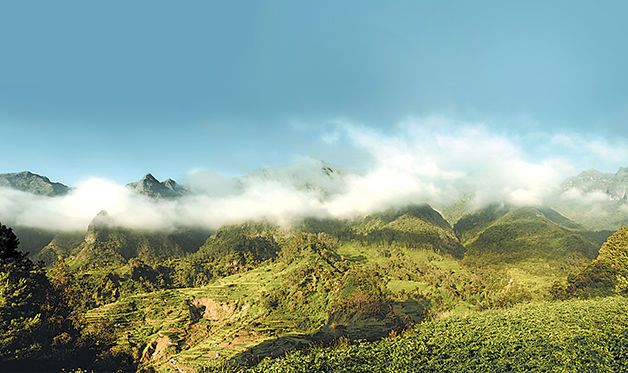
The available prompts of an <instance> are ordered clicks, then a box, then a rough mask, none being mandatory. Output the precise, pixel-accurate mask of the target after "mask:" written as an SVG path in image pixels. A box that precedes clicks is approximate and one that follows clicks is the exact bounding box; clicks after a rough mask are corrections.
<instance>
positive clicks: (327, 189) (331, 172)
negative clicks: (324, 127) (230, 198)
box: [238, 159, 349, 198]
mask: <svg viewBox="0 0 628 373" xmlns="http://www.w3.org/2000/svg"><path fill="white" fill-rule="evenodd" d="M348 175H349V173H348V172H347V171H345V170H343V169H341V168H339V167H336V166H333V165H331V164H329V163H327V162H324V161H321V160H318V159H306V160H302V161H300V162H297V163H295V164H291V165H287V166H281V167H272V168H260V169H257V170H254V171H252V172H251V173H249V174H247V175H244V176H242V177H240V178H238V181H239V183H240V184H241V186H244V187H245V186H247V185H250V184H255V183H259V182H273V181H274V182H279V183H281V184H282V185H286V186H291V187H293V188H295V189H297V190H302V191H308V192H314V193H317V194H319V195H320V196H321V197H322V198H326V197H329V196H331V195H334V194H338V193H340V192H342V191H344V188H345V183H346V177H347V176H348Z"/></svg>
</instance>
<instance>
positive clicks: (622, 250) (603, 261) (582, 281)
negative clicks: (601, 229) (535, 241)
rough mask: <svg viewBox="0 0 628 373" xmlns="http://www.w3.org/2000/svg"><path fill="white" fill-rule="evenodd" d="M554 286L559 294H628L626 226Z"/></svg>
mask: <svg viewBox="0 0 628 373" xmlns="http://www.w3.org/2000/svg"><path fill="white" fill-rule="evenodd" d="M555 290H556V295H557V296H558V297H571V296H577V297H581V298H587V297H592V296H606V295H612V294H613V293H619V294H623V295H628V226H626V227H623V228H621V229H620V230H618V231H617V232H615V233H613V234H612V235H611V236H610V237H609V238H608V239H607V240H606V242H604V244H603V245H602V247H601V248H600V253H599V255H598V256H597V258H595V260H594V261H593V262H591V263H590V264H589V265H587V267H586V268H584V270H582V271H580V272H578V273H576V274H574V275H571V276H569V277H568V279H567V284H566V285H565V286H564V287H563V288H562V289H561V288H558V289H555Z"/></svg>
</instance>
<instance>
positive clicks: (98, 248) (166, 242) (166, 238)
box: [70, 211, 209, 267]
mask: <svg viewBox="0 0 628 373" xmlns="http://www.w3.org/2000/svg"><path fill="white" fill-rule="evenodd" d="M208 235H209V232H205V231H203V230H192V229H190V230H178V231H174V232H155V231H142V230H129V229H126V228H122V227H118V226H115V225H114V224H113V223H112V220H111V218H110V217H109V216H108V214H107V213H106V212H104V211H103V212H101V213H99V214H98V216H96V217H95V218H94V220H93V221H92V223H91V224H90V225H89V227H88V229H87V233H86V234H85V236H84V238H83V240H82V242H81V243H80V244H79V245H78V246H77V247H76V248H74V249H73V250H72V253H71V256H72V257H71V258H70V262H71V263H73V264H74V265H75V266H87V267H98V266H103V265H110V264H116V265H118V264H124V263H126V262H127V261H128V260H129V259H131V258H139V259H142V260H144V261H146V262H153V261H156V260H163V259H167V258H172V257H177V256H182V255H184V254H186V253H190V252H193V251H196V250H197V249H198V248H199V247H200V246H201V245H202V243H203V242H204V241H205V239H206V238H207V236H208Z"/></svg>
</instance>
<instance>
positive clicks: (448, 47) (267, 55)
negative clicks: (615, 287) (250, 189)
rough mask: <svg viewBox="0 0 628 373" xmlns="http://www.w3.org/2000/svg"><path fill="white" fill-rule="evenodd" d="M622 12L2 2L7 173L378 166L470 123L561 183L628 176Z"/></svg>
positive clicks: (473, 5) (73, 179)
mask: <svg viewBox="0 0 628 373" xmlns="http://www.w3.org/2000/svg"><path fill="white" fill-rule="evenodd" d="M626 14H628V3H626V2H625V1H552V2H548V1H521V2H514V1H476V2H469V1H408V2H405V1H395V2H374V1H343V2H338V1H316V2H311V1H263V2H262V1H259V2H253V1H224V2H218V1H213V2H207V1H186V2H171V1H154V0H153V1H133V2H128V1H124V2H123V1H108V2H99V3H96V2H85V1H63V0H62V1H55V2H46V1H3V2H1V3H0V46H1V48H0V131H1V132H0V133H2V135H3V136H2V139H3V142H2V146H0V159H1V160H2V161H1V162H0V165H1V167H0V172H14V171H21V170H31V171H33V172H37V173H40V174H44V175H46V176H49V177H50V178H51V179H53V180H59V181H62V182H64V183H66V184H69V185H76V184H80V183H81V182H83V181H84V180H86V179H87V178H89V177H92V176H97V177H102V178H107V179H109V180H113V181H115V182H117V183H125V182H129V181H133V180H137V179H139V178H140V177H141V176H142V175H143V174H145V173H147V172H152V173H153V174H154V175H155V176H157V177H158V178H159V179H165V178H167V177H173V178H175V179H184V178H186V175H189V173H190V172H194V171H198V170H211V171H214V172H218V173H221V174H224V175H240V174H243V173H247V172H249V171H251V170H254V169H256V168H259V167H268V166H276V165H281V164H285V163H290V162H294V161H297V160H299V159H303V158H306V157H313V158H318V159H324V160H326V161H328V162H330V163H332V164H338V165H339V166H342V167H345V168H348V169H369V167H373V164H376V163H377V162H378V160H380V161H381V159H380V158H378V154H380V153H379V152H375V153H374V152H373V151H370V150H369V149H371V150H372V148H369V147H368V146H366V150H365V143H364V141H363V140H365V139H367V138H373V137H374V138H379V139H380V140H381V139H384V140H382V141H384V142H385V141H386V139H400V138H401V139H407V138H415V137H412V136H411V134H416V133H419V134H421V136H427V137H430V136H436V135H440V136H444V133H445V132H448V133H453V134H458V135H459V134H465V133H469V131H471V133H481V134H482V135H481V136H480V137H479V138H477V140H478V146H484V145H486V144H489V143H490V142H491V141H492V140H491V139H501V140H503V141H505V142H506V143H508V144H510V145H509V146H512V147H513V148H514V149H516V152H517V154H518V155H517V159H521V161H522V162H532V164H535V165H547V164H560V165H561V166H560V167H559V169H560V170H561V176H562V171H564V173H568V172H576V171H578V170H581V169H586V168H591V167H595V168H598V169H601V170H604V171H615V170H616V169H617V168H618V167H620V166H628V150H627V149H628V74H627V73H626V66H628V43H626V40H625V39H626V35H628V22H625V15H626ZM408 123H412V125H411V126H408ZM408 128H411V129H410V130H408ZM356 129H359V130H358V132H360V131H361V132H360V133H356ZM473 131H476V132H473ZM478 131H479V132H478ZM469 138H472V139H473V138H476V137H473V136H471V137H469ZM483 140H486V141H488V143H483V142H482V141H483ZM461 141H462V140H461ZM404 144H405V145H404V146H408V147H412V146H424V147H425V146H427V144H429V141H426V140H425V139H424V138H422V139H420V141H417V142H413V143H407V142H404ZM453 144H458V145H460V146H463V145H464V146H465V148H464V149H463V150H464V151H466V152H470V153H473V152H474V151H475V149H474V144H472V143H470V142H469V141H464V144H462V143H461V142H460V141H458V142H456V141H453ZM378 149H379V148H378ZM509 149H510V148H509ZM433 150H434V151H447V149H443V148H439V147H435V148H434V149H433ZM415 153H416V152H412V154H415ZM421 154H422V153H421ZM482 154H483V156H484V157H485V158H482V159H486V158H490V157H492V156H495V157H499V156H500V155H499V153H495V154H484V153H482ZM425 158H429V156H428V155H424V157H423V158H419V159H425ZM393 159H395V158H394V157H393ZM454 159H456V160H457V161H460V162H461V161H462V160H463V159H464V157H458V158H454ZM552 162H553V163H552ZM437 163H438V162H437ZM438 164H439V165H441V163H438ZM474 167H475V166H474Z"/></svg>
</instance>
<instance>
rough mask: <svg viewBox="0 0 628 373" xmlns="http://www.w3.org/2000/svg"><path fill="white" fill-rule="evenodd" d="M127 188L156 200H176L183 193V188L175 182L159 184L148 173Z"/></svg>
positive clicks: (168, 181)
mask: <svg viewBox="0 0 628 373" xmlns="http://www.w3.org/2000/svg"><path fill="white" fill-rule="evenodd" d="M127 187H129V188H131V189H133V190H135V191H136V192H138V193H140V194H143V195H145V196H148V197H151V198H156V199H162V198H165V199H170V198H176V197H180V196H181V195H182V194H183V193H185V188H183V187H181V186H180V185H179V184H177V182H176V181H174V180H172V179H166V180H165V181H163V182H160V181H159V180H157V178H155V177H154V176H153V175H152V174H150V173H148V174H146V175H144V177H143V178H142V179H141V180H139V181H137V182H134V183H130V184H127Z"/></svg>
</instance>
